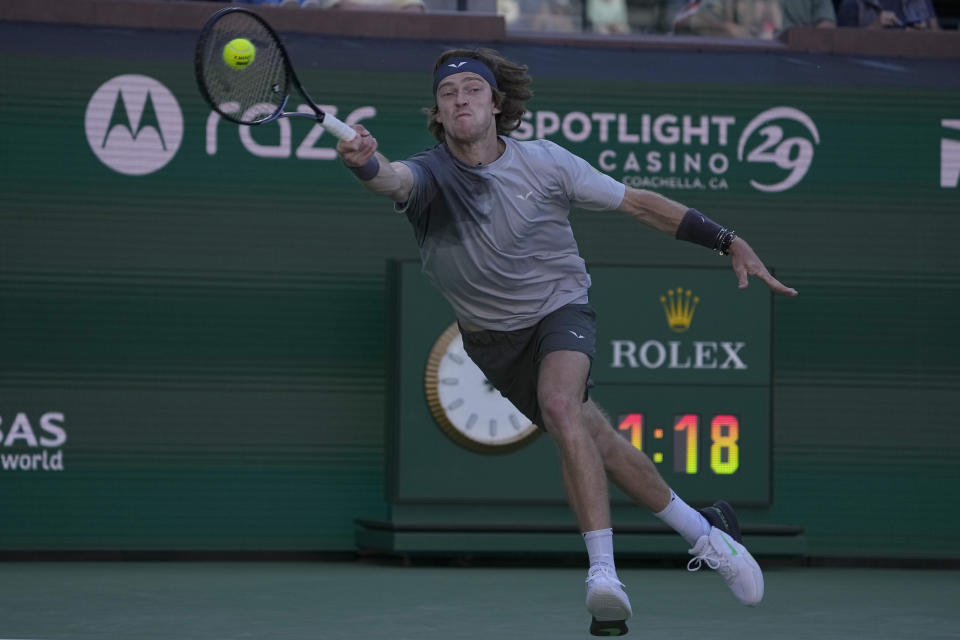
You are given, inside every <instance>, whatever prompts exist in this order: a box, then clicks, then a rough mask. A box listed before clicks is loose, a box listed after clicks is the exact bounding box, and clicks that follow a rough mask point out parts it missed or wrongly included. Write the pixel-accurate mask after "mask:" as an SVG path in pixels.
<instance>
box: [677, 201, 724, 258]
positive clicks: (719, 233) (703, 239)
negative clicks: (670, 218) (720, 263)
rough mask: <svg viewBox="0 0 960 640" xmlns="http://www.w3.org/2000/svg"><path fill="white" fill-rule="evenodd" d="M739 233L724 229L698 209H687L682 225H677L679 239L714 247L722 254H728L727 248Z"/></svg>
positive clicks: (710, 247)
mask: <svg viewBox="0 0 960 640" xmlns="http://www.w3.org/2000/svg"><path fill="white" fill-rule="evenodd" d="M736 237H737V233H736V232H735V231H733V230H731V229H724V228H723V227H722V226H720V225H719V224H717V223H716V222H714V221H713V220H711V219H710V218H708V217H707V216H705V215H703V214H702V213H700V212H699V211H697V210H696V209H687V213H686V214H684V216H683V220H681V221H680V226H678V227H677V233H676V238H677V240H686V241H687V242H692V243H694V244H699V245H700V246H703V247H706V248H708V249H713V250H714V251H716V252H717V253H719V254H720V255H722V256H725V255H727V250H728V249H730V245H731V244H733V239H734V238H736Z"/></svg>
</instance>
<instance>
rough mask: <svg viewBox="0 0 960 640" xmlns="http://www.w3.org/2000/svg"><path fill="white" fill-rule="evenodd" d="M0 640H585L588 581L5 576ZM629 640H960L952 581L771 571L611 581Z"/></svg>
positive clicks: (322, 565) (556, 577) (199, 566)
mask: <svg viewBox="0 0 960 640" xmlns="http://www.w3.org/2000/svg"><path fill="white" fill-rule="evenodd" d="M0 572H2V573H0V575H2V581H0V638H3V639H9V638H17V639H36V640H57V639H64V640H66V639H70V640H105V639H109V640H127V639H129V640H235V639H236V640H239V639H245V638H250V639H256V640H261V639H262V640H302V639H305V638H310V639H315V640H340V639H347V638H350V639H354V638H361V639H364V640H425V639H429V638H437V639H438V640H439V639H443V640H492V639H498V640H501V639H502V640H509V639H512V638H517V639H530V638H537V639H540V638H543V639H545V640H554V639H556V640H564V639H568V638H569V639H572V638H590V637H592V636H590V635H589V634H588V633H587V624H588V617H587V614H586V612H585V610H584V608H583V579H584V576H585V571H584V570H582V569H580V568H571V567H569V566H566V567H561V568H544V567H534V568H526V567H516V566H506V567H497V566H476V567H456V566H427V567H423V566H416V565H415V566H412V567H404V566H398V565H397V564H391V563H382V562H381V563H377V562H370V561H365V562H348V561H343V562H320V561H302V562H299V561H298V562H292V561H291V562H287V561H283V562H4V563H0ZM620 573H621V578H622V579H623V581H624V582H625V583H626V584H627V588H628V593H629V594H630V596H631V598H632V601H633V608H634V617H633V619H632V621H631V622H630V627H631V630H630V634H629V635H628V636H627V637H628V638H637V639H639V638H647V639H652V638H664V639H669V640H682V639H686V638H689V639H691V640H725V639H730V640H734V639H736V640H744V639H748V638H750V639H753V638H764V639H767V638H769V639H778V640H779V639H794V638H796V639H800V638H804V639H815V640H829V639H833V638H837V639H843V640H848V639H857V638H864V639H870V640H879V639H891V640H893V639H896V640H907V639H914V638H954V639H955V638H958V637H960V571H956V570H943V571H938V570H921V569H864V568H855V569H852V568H843V569H837V568H808V567H797V566H780V567H772V568H771V567H768V568H766V570H765V578H766V586H767V589H766V598H765V599H764V602H763V603H762V604H761V605H760V606H759V607H756V608H747V607H744V606H742V605H740V604H739V603H737V602H736V601H734V599H733V597H732V596H731V595H730V593H729V592H728V590H727V588H726V586H725V585H724V584H723V582H722V580H721V579H720V577H719V576H718V575H715V574H713V572H701V573H698V574H690V573H688V572H687V571H686V570H685V568H684V567H683V565H682V561H679V560H678V562H677V568H675V569H673V568H662V567H659V566H658V567H657V568H631V567H627V568H624V569H622V570H621V572H620Z"/></svg>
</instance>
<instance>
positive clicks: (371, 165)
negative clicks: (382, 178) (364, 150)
mask: <svg viewBox="0 0 960 640" xmlns="http://www.w3.org/2000/svg"><path fill="white" fill-rule="evenodd" d="M343 166H345V167H346V168H347V169H350V171H353V175H355V176H357V177H358V178H360V179H361V180H363V181H364V182H366V181H367V180H373V179H374V178H376V177H377V174H378V173H380V161H379V160H377V156H375V155H373V156H370V159H369V160H367V162H366V164H364V165H363V166H360V167H351V166H350V165H348V164H344V165H343Z"/></svg>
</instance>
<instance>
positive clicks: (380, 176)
mask: <svg viewBox="0 0 960 640" xmlns="http://www.w3.org/2000/svg"><path fill="white" fill-rule="evenodd" d="M353 128H354V130H355V131H356V132H357V137H356V138H354V139H353V140H350V141H349V142H347V141H344V140H341V141H340V142H338V143H337V153H339V154H340V158H341V159H342V160H343V164H345V165H346V166H347V168H348V169H350V170H351V171H353V173H354V174H355V175H356V176H357V178H359V179H360V181H361V183H362V184H363V186H365V187H366V188H367V189H368V190H369V191H371V192H372V193H375V194H377V195H378V196H385V197H387V198H390V199H391V200H394V201H395V202H406V201H407V200H408V199H409V197H410V192H411V191H412V190H413V172H412V171H410V168H409V167H407V165H405V164H403V163H402V162H390V161H389V160H387V158H386V157H385V156H384V155H383V154H381V153H377V139H376V138H374V137H373V136H372V135H371V134H370V132H369V131H367V129H366V127H364V126H363V125H359V124H357V125H353Z"/></svg>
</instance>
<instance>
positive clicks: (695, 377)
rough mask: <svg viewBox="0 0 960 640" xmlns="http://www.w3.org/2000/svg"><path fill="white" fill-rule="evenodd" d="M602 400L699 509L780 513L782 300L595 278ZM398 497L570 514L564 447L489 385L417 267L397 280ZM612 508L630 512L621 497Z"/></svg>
mask: <svg viewBox="0 0 960 640" xmlns="http://www.w3.org/2000/svg"><path fill="white" fill-rule="evenodd" d="M590 274H591V277H592V280H593V286H592V288H591V290H590V302H591V304H592V305H593V306H594V308H595V309H596V311H597V318H598V331H597V353H596V356H595V358H594V361H593V364H592V369H591V377H592V379H593V380H594V382H595V386H594V388H593V389H591V397H592V398H593V399H594V400H595V401H596V402H597V404H598V405H599V406H600V407H601V408H602V409H603V410H604V411H605V412H606V414H607V415H608V416H609V418H610V422H611V426H612V428H613V429H615V430H616V432H617V433H618V434H619V436H620V437H622V438H624V439H625V440H626V441H627V442H629V443H630V444H631V445H632V446H634V447H636V448H637V449H640V450H641V451H643V452H644V453H645V454H646V455H647V456H649V458H650V459H651V460H652V461H653V463H654V464H655V465H656V466H657V468H658V469H659V471H660V473H661V474H662V475H663V477H664V479H665V480H666V482H667V483H668V484H669V485H670V486H671V487H672V488H673V489H674V490H675V491H676V492H677V493H678V494H679V495H681V496H683V497H684V499H685V500H687V501H688V502H690V503H693V504H708V503H711V502H713V501H714V500H716V499H718V498H724V499H726V500H728V501H729V502H731V503H733V504H735V505H744V506H746V505H749V506H763V505H767V504H769V503H770V501H771V441H772V439H771V413H772V412H771V405H770V391H771V387H770V384H771V329H770V322H771V294H770V293H769V291H768V290H767V288H766V287H764V286H763V285H762V283H759V282H753V283H751V286H750V287H749V288H748V289H747V290H745V291H740V290H739V289H738V288H737V286H736V279H735V276H734V274H733V272H732V271H731V270H730V268H729V265H728V264H727V263H726V262H724V266H722V267H718V268H643V267H613V266H597V267H593V268H591V269H590ZM391 283H392V289H393V292H394V308H395V310H396V322H395V324H394V327H393V330H394V335H393V337H392V340H391V346H392V349H391V351H392V358H393V360H394V367H393V371H394V373H395V376H396V377H395V379H394V380H393V381H392V383H391V386H392V387H393V390H394V393H393V400H394V401H393V406H392V412H391V426H390V429H389V434H390V438H389V441H388V442H389V448H390V451H389V452H388V453H389V455H390V457H391V466H390V469H389V470H388V494H389V495H388V497H389V498H390V500H391V501H393V502H394V503H397V504H404V503H406V504H416V503H424V504H429V503H437V502H449V501H464V502H471V501H480V502H483V503H485V504H518V505H519V504H537V503H543V504H547V503H561V502H563V501H564V496H563V488H562V485H561V483H560V475H559V467H558V461H557V456H556V451H555V449H556V447H555V445H554V444H553V442H552V441H551V440H550V438H549V436H544V435H543V432H542V430H541V429H538V428H536V426H535V425H531V424H530V420H529V419H528V418H526V417H525V416H523V415H522V414H520V412H519V411H517V410H516V409H515V408H514V407H513V406H512V405H511V404H510V403H509V402H508V401H506V400H505V399H504V398H503V397H502V396H500V394H499V393H498V392H497V391H496V390H495V389H493V388H492V386H491V385H489V383H487V382H486V380H485V377H484V376H483V375H482V373H481V372H480V371H479V369H477V368H476V365H474V364H473V363H472V361H470V359H469V357H468V356H467V355H466V353H465V352H464V351H463V346H462V340H461V339H460V336H459V333H458V332H457V327H456V324H455V322H454V317H453V314H452V312H451V310H450V309H449V307H448V306H447V303H446V302H445V301H444V300H443V298H442V297H441V296H440V294H439V293H438V292H436V291H435V290H434V289H433V288H432V286H431V285H430V284H429V282H428V281H427V279H426V278H425V277H424V276H423V275H422V274H421V273H420V265H419V264H417V263H406V262H404V263H397V264H395V265H394V270H393V274H392V277H391ZM612 497H613V500H614V503H615V504H620V503H623V504H626V503H627V502H628V499H627V498H626V496H624V495H623V494H621V493H620V492H619V491H618V490H616V489H613V491H612Z"/></svg>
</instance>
